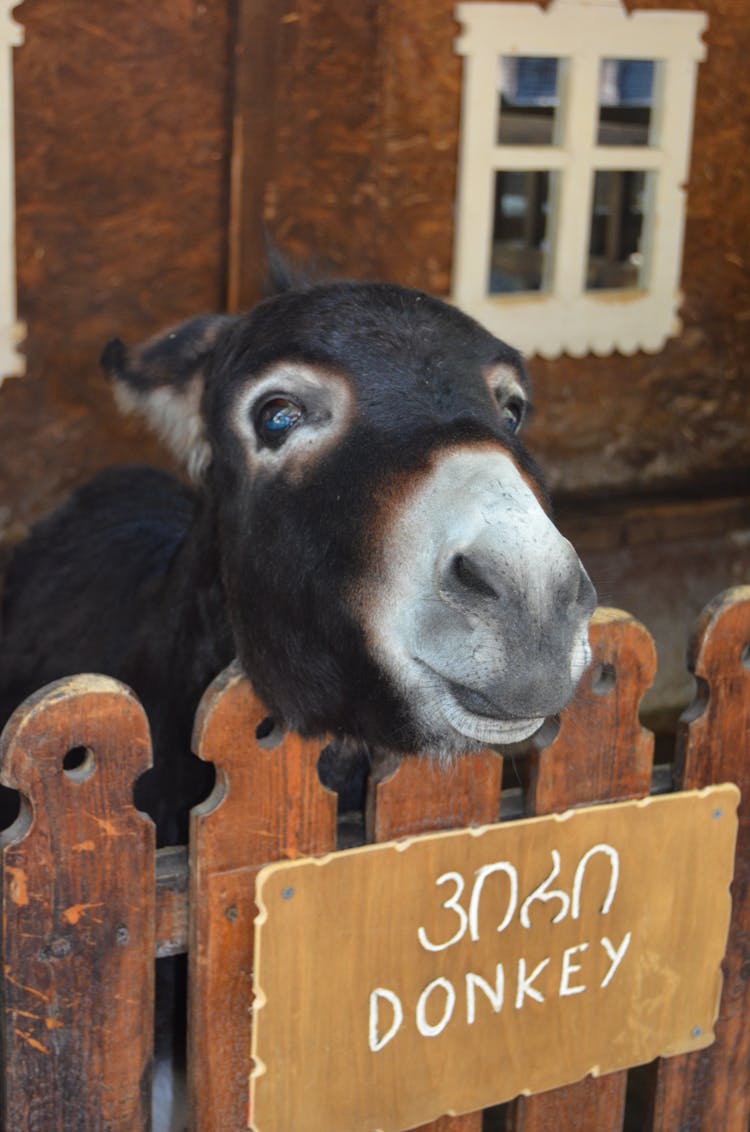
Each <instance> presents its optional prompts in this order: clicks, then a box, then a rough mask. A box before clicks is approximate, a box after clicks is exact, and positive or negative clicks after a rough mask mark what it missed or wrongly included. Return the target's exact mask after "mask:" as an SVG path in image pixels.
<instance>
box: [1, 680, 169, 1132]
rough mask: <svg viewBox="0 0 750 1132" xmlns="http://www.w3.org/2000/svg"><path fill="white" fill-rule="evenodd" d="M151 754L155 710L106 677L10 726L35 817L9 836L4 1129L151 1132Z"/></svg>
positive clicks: (65, 689)
mask: <svg viewBox="0 0 750 1132" xmlns="http://www.w3.org/2000/svg"><path fill="white" fill-rule="evenodd" d="M76 749H78V756H79V757H78V760H77V761H79V762H80V764H81V765H80V766H79V767H78V769H72V763H71V761H70V759H68V761H67V765H68V768H69V769H68V772H67V773H66V771H65V770H64V767H63V760H64V759H65V757H66V755H67V754H68V752H71V751H74V750H76ZM75 761H76V759H73V762H75ZM150 761H151V751H150V740H149V732H148V724H147V722H146V718H145V715H144V713H143V710H142V708H141V707H140V705H139V704H138V702H137V701H136V699H135V697H134V696H133V694H132V693H131V692H130V691H129V690H128V689H126V688H125V687H124V686H123V685H121V684H118V683H117V682H116V681H114V680H110V679H108V678H106V677H101V676H79V677H75V678H73V679H70V680H65V681H59V682H57V683H56V684H52V685H49V686H48V687H47V688H44V689H42V690H41V691H40V692H38V693H36V694H35V695H34V696H32V697H31V698H30V699H29V700H27V701H26V703H25V704H24V705H23V706H22V707H21V708H19V709H18V711H17V712H16V713H15V715H14V716H13V717H12V718H11V720H10V721H9V723H8V725H7V727H6V729H5V731H4V732H3V737H2V740H0V764H1V766H2V770H1V771H0V780H2V782H3V783H4V784H5V785H6V786H11V787H14V788H16V789H18V790H20V791H21V792H22V793H23V794H24V796H25V797H26V798H28V799H29V800H30V803H31V807H32V811H33V816H32V817H31V818H30V821H27V822H24V820H23V817H22V819H21V821H20V823H19V824H20V826H21V827H23V826H25V831H24V829H23V828H20V829H19V828H18V827H17V828H16V829H15V832H14V830H13V829H11V830H10V831H8V833H7V834H6V835H5V836H4V837H3V842H4V845H3V850H2V910H3V930H2V940H3V943H2V947H3V969H4V980H3V984H2V987H3V1018H2V1044H3V1056H4V1059H5V1066H4V1068H5V1073H4V1077H5V1084H4V1092H3V1098H2V1109H3V1121H2V1127H3V1128H6V1129H22V1128H23V1129H40V1130H41V1129H57V1128H60V1129H63V1128H65V1129H73V1128H75V1129H76V1130H78V1132H94V1130H100V1129H102V1128H107V1129H111V1130H112V1132H126V1130H129V1132H142V1130H143V1129H144V1128H147V1127H150V1119H151V1116H150V1107H151V1096H150V1091H151V1090H150V1085H151V1054H152V1041H153V1039H152V1033H153V969H154V846H155V839H154V827H153V825H152V823H151V822H150V821H149V820H148V819H145V818H144V817H143V815H141V814H139V813H138V812H137V810H136V809H135V808H134V806H133V803H132V793H133V783H134V781H135V779H136V778H137V777H138V776H139V775H140V774H141V773H142V772H143V771H144V770H146V769H147V768H148V766H149V765H150ZM9 838H12V840H10V842H9Z"/></svg>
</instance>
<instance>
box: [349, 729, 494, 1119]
mask: <svg viewBox="0 0 750 1132" xmlns="http://www.w3.org/2000/svg"><path fill="white" fill-rule="evenodd" d="M502 780H503V760H502V759H501V758H499V756H498V755H496V754H494V753H493V752H489V751H488V752H486V753H485V754H482V755H471V756H469V757H467V758H464V759H460V760H459V761H458V762H457V763H455V764H454V765H453V766H451V767H450V768H448V769H445V768H441V767H440V766H439V765H438V764H437V763H436V762H430V761H429V760H427V759H416V758H407V759H404V761H403V762H402V763H401V764H400V766H399V767H398V769H397V770H396V772H395V773H393V774H391V775H390V776H389V777H388V778H386V779H384V780H383V781H381V782H373V783H372V784H371V789H370V792H369V795H368V840H370V841H373V842H378V841H390V840H392V839H393V838H396V837H406V836H408V835H411V834H416V833H426V832H428V831H430V830H438V829H461V828H462V827H464V826H472V825H485V824H487V823H490V822H493V821H497V820H498V818H499V816H500V791H501V788H502ZM481 1128H482V1114H481V1112H476V1113H469V1114H466V1115H463V1116H443V1117H441V1118H439V1119H438V1120H434V1121H431V1122H430V1123H429V1124H425V1125H423V1126H422V1127H421V1128H420V1129H419V1132H481Z"/></svg>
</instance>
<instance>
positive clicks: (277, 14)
mask: <svg viewBox="0 0 750 1132" xmlns="http://www.w3.org/2000/svg"><path fill="white" fill-rule="evenodd" d="M290 7H291V5H290V3H289V2H288V0H283V3H279V0H274V2H273V3H269V0H239V2H238V4H237V5H236V6H235V13H236V15H235V19H236V26H235V28H234V35H233V36H232V42H233V48H234V55H233V58H232V67H231V78H232V136H231V147H232V155H231V163H230V178H229V218H228V229H229V230H228V248H227V309H228V310H231V311H237V310H245V309H246V308H247V307H250V306H252V305H253V304H254V303H256V302H257V301H258V299H260V298H261V296H262V294H263V283H264V280H265V276H266V258H267V257H266V247H265V242H264V235H263V213H264V204H265V197H266V192H267V188H268V182H269V180H270V178H271V176H272V173H273V168H274V157H275V141H276V131H277V128H278V127H277V114H278V107H279V93H280V84H281V82H282V75H281V59H282V58H283V51H282V47H283V46H284V39H285V37H286V36H288V35H289V34H293V33H294V26H295V24H296V22H297V21H296V20H295V19H294V13H292V18H291V19H290V18H289V12H290Z"/></svg>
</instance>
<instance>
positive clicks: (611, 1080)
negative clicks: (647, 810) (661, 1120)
mask: <svg viewBox="0 0 750 1132" xmlns="http://www.w3.org/2000/svg"><path fill="white" fill-rule="evenodd" d="M590 639H591V647H592V650H593V654H594V659H593V664H592V665H591V667H590V668H589V671H588V672H587V673H586V675H585V676H584V678H583V681H582V682H581V687H580V688H579V690H578V694H577V695H576V698H575V701H574V702H573V703H572V704H571V706H570V707H569V708H568V709H567V711H566V712H565V713H564V714H563V717H562V720H561V725H560V731H559V732H558V735H557V737H556V738H555V740H554V741H553V742H552V743H551V744H550V746H549V747H548V748H547V749H546V750H544V751H543V752H541V753H540V754H539V755H538V756H537V757H536V758H535V761H534V767H533V771H532V776H531V786H530V792H529V808H530V812H531V813H533V814H550V813H560V812H562V811H563V810H566V809H569V808H570V807H571V806H578V805H582V804H584V803H587V804H591V803H594V802H603V801H607V800H612V799H615V798H634V797H644V796H646V795H647V794H648V793H649V789H650V785H651V769H652V761H653V736H652V735H651V733H650V732H648V731H646V730H645V729H644V728H642V727H641V725H640V723H639V721H638V706H639V704H640V701H641V699H642V697H643V695H644V693H645V692H646V690H647V689H648V688H649V686H650V685H651V683H652V681H653V678H654V675H655V672H656V650H655V648H654V643H653V640H652V638H651V636H650V635H649V633H648V632H647V631H646V629H644V627H643V626H642V625H640V624H639V623H638V622H637V621H635V620H633V618H631V617H630V616H629V615H628V614H625V613H621V612H620V611H619V610H613V609H599V610H597V612H596V614H595V616H594V620H593V622H592V625H591V632H590ZM626 1083H627V1076H626V1074H625V1073H612V1074H610V1075H609V1076H607V1077H601V1078H592V1077H587V1078H586V1079H585V1080H583V1081H580V1082H578V1083H577V1084H575V1085H570V1086H567V1087H566V1088H564V1089H556V1090H555V1091H554V1092H551V1093H540V1094H538V1095H536V1096H532V1097H519V1098H518V1099H517V1100H516V1101H514V1102H513V1104H512V1105H511V1107H510V1110H509V1113H508V1119H507V1127H508V1129H509V1132H560V1130H561V1129H572V1128H575V1129H576V1132H620V1129H621V1128H622V1122H623V1117H624V1110H625V1088H626Z"/></svg>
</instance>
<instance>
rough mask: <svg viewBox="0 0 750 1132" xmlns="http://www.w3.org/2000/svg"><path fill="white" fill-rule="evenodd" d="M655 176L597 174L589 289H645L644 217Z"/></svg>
mask: <svg viewBox="0 0 750 1132" xmlns="http://www.w3.org/2000/svg"><path fill="white" fill-rule="evenodd" d="M652 176H654V174H651V173H644V172H643V171H641V170H635V171H628V172H622V171H619V170H599V171H598V172H596V173H595V174H594V201H593V207H592V215H591V239H590V243H589V262H588V271H587V278H586V287H587V290H589V291H596V290H601V289H606V288H626V287H631V288H634V287H640V286H642V281H643V278H644V266H645V265H644V257H643V251H642V247H641V242H642V236H643V218H644V212H645V210H646V208H647V203H646V202H647V194H648V190H649V188H650V180H651V177H652Z"/></svg>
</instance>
